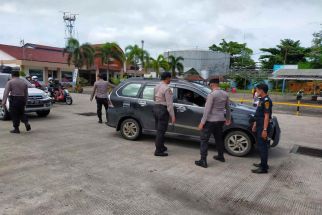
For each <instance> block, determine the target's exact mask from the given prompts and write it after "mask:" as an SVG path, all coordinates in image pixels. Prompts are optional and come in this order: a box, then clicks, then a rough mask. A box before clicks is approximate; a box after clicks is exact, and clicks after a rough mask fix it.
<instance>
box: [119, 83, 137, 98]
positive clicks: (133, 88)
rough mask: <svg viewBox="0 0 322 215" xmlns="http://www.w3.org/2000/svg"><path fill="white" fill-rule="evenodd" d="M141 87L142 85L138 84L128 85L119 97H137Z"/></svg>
mask: <svg viewBox="0 0 322 215" xmlns="http://www.w3.org/2000/svg"><path fill="white" fill-rule="evenodd" d="M141 86H142V84H138V83H131V84H128V85H126V86H125V87H124V88H123V89H122V91H121V95H122V96H126V97H137V96H138V93H139V91H140V88H141Z"/></svg>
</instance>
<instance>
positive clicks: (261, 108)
mask: <svg viewBox="0 0 322 215" xmlns="http://www.w3.org/2000/svg"><path fill="white" fill-rule="evenodd" d="M256 91H257V94H258V96H259V97H261V98H260V100H259V103H258V107H257V109H256V114H255V118H256V121H255V122H254V125H253V129H252V130H253V132H256V138H257V144H258V150H259V154H260V158H261V162H260V163H259V164H256V163H255V164H253V165H254V166H255V167H258V168H257V169H253V170H252V172H253V173H258V174H260V173H267V170H268V164H267V160H268V147H269V140H268V136H267V133H268V132H269V130H270V126H269V123H270V120H271V118H272V107H273V104H272V100H271V99H270V98H269V97H268V95H267V92H268V86H267V85H266V84H259V85H257V89H256Z"/></svg>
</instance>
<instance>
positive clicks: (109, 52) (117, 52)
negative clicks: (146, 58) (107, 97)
mask: <svg viewBox="0 0 322 215" xmlns="http://www.w3.org/2000/svg"><path fill="white" fill-rule="evenodd" d="M96 57H99V58H101V61H102V64H107V72H109V68H110V62H111V61H112V60H113V59H116V60H118V61H120V62H123V50H122V49H121V48H120V46H119V45H118V44H117V43H115V42H107V43H105V44H103V45H102V46H101V47H98V48H97V54H96Z"/></svg>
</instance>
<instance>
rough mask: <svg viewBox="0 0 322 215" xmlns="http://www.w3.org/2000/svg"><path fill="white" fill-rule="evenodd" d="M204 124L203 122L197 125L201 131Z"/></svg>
mask: <svg viewBox="0 0 322 215" xmlns="http://www.w3.org/2000/svg"><path fill="white" fill-rule="evenodd" d="M204 126H205V124H203V123H200V124H199V125H198V129H199V130H200V131H201V130H202V129H203V127H204Z"/></svg>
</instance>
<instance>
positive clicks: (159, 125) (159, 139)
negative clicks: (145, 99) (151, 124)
mask: <svg viewBox="0 0 322 215" xmlns="http://www.w3.org/2000/svg"><path fill="white" fill-rule="evenodd" d="M153 115H154V119H155V129H156V130H157V136H156V138H155V152H156V153H160V152H162V150H163V149H164V135H165V132H166V131H167V129H168V124H169V112H168V110H167V107H166V106H164V105H154V107H153Z"/></svg>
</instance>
